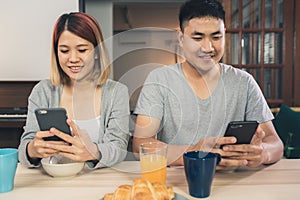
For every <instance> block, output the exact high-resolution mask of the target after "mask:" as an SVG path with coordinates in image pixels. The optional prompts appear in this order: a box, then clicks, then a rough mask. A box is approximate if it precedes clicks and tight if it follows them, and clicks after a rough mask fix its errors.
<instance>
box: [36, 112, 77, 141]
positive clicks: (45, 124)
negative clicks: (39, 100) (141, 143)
mask: <svg viewBox="0 0 300 200" xmlns="http://www.w3.org/2000/svg"><path fill="white" fill-rule="evenodd" d="M35 116H36V119H37V121H38V124H39V127H40V130H41V131H48V130H50V129H51V128H52V127H54V128H56V129H58V130H60V131H61V132H64V133H66V134H69V135H71V130H70V127H69V125H68V124H67V122H66V121H67V118H68V117H67V112H66V110H65V109H64V108H38V109H36V110H35ZM44 140H48V141H49V140H51V141H62V139H61V138H59V137H57V136H51V137H45V138H44Z"/></svg>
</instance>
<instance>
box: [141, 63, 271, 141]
mask: <svg viewBox="0 0 300 200" xmlns="http://www.w3.org/2000/svg"><path fill="white" fill-rule="evenodd" d="M220 65H221V77H220V80H219V83H218V85H217V87H216V89H215V90H214V91H213V92H212V94H211V96H210V97H209V98H207V99H200V98H199V97H198V96H196V95H195V94H194V92H193V91H192V88H191V87H190V85H189V84H188V82H187V80H186V78H185V76H184V74H183V71H182V68H181V64H179V63H177V64H175V65H172V66H166V67H162V68H159V69H155V70H153V71H152V72H151V73H150V74H149V75H148V77H147V79H146V81H145V83H144V86H143V89H142V91H141V94H140V97H139V99H138V103H137V106H136V109H135V114H142V115H146V116H151V117H154V118H158V119H160V120H161V126H160V129H159V132H158V133H157V139H159V140H161V141H163V142H166V143H168V144H175V145H191V144H196V143H197V142H198V141H199V140H200V139H201V138H203V137H208V136H223V135H224V133H225V129H226V127H227V125H228V123H229V122H230V121H244V120H256V121H258V122H259V123H262V122H266V121H270V120H272V119H273V115H272V113H271V111H270V109H269V107H268V104H267V103H266V100H265V98H264V96H263V94H262V92H261V90H260V88H259V86H258V85H257V83H256V81H255V80H254V78H253V77H252V76H251V75H250V74H249V73H247V72H245V71H242V70H240V69H237V68H234V67H232V66H229V65H225V64H222V63H220Z"/></svg>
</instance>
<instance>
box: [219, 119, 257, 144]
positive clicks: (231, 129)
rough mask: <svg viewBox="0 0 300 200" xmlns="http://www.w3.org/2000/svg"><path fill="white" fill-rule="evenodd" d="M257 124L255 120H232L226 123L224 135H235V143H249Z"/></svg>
mask: <svg viewBox="0 0 300 200" xmlns="http://www.w3.org/2000/svg"><path fill="white" fill-rule="evenodd" d="M257 126H258V122H257V121H233V122H230V123H229V124H228V126H227V129H226V132H225V135H224V136H234V137H236V139H237V142H236V144H250V142H251V139H252V137H253V135H254V133H255V131H256V129H257Z"/></svg>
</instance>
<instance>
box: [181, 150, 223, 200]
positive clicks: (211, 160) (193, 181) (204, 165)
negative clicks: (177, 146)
mask: <svg viewBox="0 0 300 200" xmlns="http://www.w3.org/2000/svg"><path fill="white" fill-rule="evenodd" d="M183 161H184V171H185V176H186V180H187V183H188V188H189V193H190V195H191V196H193V197H197V198H206V197H208V196H209V195H210V190H211V184H212V181H213V178H214V175H215V171H216V166H217V165H218V164H219V163H220V161H221V155H220V154H218V153H211V152H203V151H191V152H185V153H184V154H183Z"/></svg>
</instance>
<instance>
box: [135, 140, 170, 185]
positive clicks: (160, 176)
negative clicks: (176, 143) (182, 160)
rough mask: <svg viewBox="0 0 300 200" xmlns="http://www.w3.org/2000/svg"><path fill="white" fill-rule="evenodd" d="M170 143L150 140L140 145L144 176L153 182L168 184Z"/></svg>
mask: <svg viewBox="0 0 300 200" xmlns="http://www.w3.org/2000/svg"><path fill="white" fill-rule="evenodd" d="M167 150H168V145H167V144H165V143H162V142H148V143H143V144H141V145H140V164H141V169H142V178H144V179H147V180H148V181H150V182H151V183H154V182H159V183H162V184H166V175H167Z"/></svg>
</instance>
